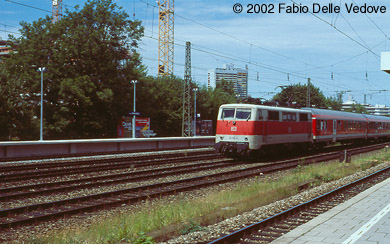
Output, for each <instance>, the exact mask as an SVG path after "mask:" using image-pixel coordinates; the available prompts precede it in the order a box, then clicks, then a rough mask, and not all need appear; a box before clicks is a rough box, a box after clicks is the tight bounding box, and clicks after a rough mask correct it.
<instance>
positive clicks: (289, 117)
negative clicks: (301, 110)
mask: <svg viewBox="0 0 390 244" xmlns="http://www.w3.org/2000/svg"><path fill="white" fill-rule="evenodd" d="M282 119H283V121H297V114H296V113H291V112H283V113H282Z"/></svg>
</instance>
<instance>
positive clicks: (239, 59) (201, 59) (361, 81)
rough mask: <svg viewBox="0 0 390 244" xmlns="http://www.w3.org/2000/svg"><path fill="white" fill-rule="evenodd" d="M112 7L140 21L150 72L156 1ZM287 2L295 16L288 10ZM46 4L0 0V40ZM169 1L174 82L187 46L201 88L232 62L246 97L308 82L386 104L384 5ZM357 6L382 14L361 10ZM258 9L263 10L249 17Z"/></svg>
mask: <svg viewBox="0 0 390 244" xmlns="http://www.w3.org/2000/svg"><path fill="white" fill-rule="evenodd" d="M171 1H172V0H171ZM114 2H115V3H117V4H118V6H121V7H122V8H123V10H124V11H126V12H127V13H128V14H129V16H130V19H133V18H135V19H138V20H141V21H142V24H143V25H144V27H145V34H144V37H143V39H142V41H141V43H140V45H139V49H138V51H139V52H140V53H141V55H142V58H143V63H144V65H146V66H147V70H148V74H149V75H152V76H155V75H157V65H158V61H157V59H158V7H157V3H156V1H155V0H114ZM293 2H295V3H296V5H295V6H297V7H296V8H295V9H298V13H288V11H289V10H291V8H292V6H293V4H294V3H293ZM84 3H85V0H80V1H76V0H63V5H64V8H68V9H69V10H71V11H72V10H74V6H76V5H81V6H82V5H83V4H84ZM51 4H52V1H51V0H0V38H1V39H7V36H8V34H13V35H15V36H18V29H19V26H20V25H19V23H20V22H21V21H25V22H32V21H35V20H37V19H39V18H43V17H45V16H46V15H51V9H52V6H51ZM174 4H175V16H174V19H175V24H174V40H175V46H174V74H175V75H176V76H178V77H183V76H184V63H185V43H186V41H190V42H191V46H192V49H191V64H192V69H191V73H192V79H193V80H194V81H195V82H196V83H198V85H199V86H203V85H206V84H207V72H208V71H209V70H212V69H215V68H218V67H223V65H224V64H234V66H235V67H237V68H246V67H248V73H249V84H248V93H249V95H250V96H252V97H256V98H260V97H261V98H264V99H271V98H272V97H273V96H274V95H275V93H278V92H280V91H281V89H282V88H280V86H286V85H291V84H298V83H301V84H306V83H307V80H308V78H310V80H311V83H312V84H313V85H314V86H316V87H319V88H320V89H321V91H322V92H323V93H324V95H325V96H327V97H336V95H337V93H342V94H343V100H344V101H347V100H348V99H351V98H353V99H354V100H356V101H357V102H358V103H364V97H366V102H367V103H369V104H372V105H375V104H382V105H388V106H390V75H389V74H387V73H385V72H383V71H381V70H380V56H381V52H385V51H390V39H389V35H390V25H389V23H390V1H386V0H301V1H299V0H263V1H260V0H259V1H248V0H191V1H190V0H176V1H175V3H174ZM237 4H241V6H242V12H241V13H235V12H234V11H233V10H236V11H237V10H240V8H239V6H238V5H237ZM25 5H29V6H31V7H28V6H25ZM251 5H252V6H253V8H252V11H250V8H251ZM237 6H238V7H237ZM298 6H300V7H298ZM318 6H320V7H321V9H320V11H319V8H318ZM329 6H331V7H329ZM350 6H352V7H353V6H356V8H355V9H357V10H358V13H354V12H353V9H352V11H351V12H348V8H349V7H350ZM362 6H363V8H360V7H362ZM364 6H366V9H369V10H373V9H377V10H380V8H382V11H384V9H386V10H385V11H384V12H385V13H381V12H377V13H375V12H374V13H362V12H361V11H364ZM367 6H370V7H368V8H367ZM337 7H339V13H337ZM347 7H348V8H347ZM305 8H307V9H306V10H307V11H306V10H305ZM326 8H328V9H332V10H333V11H329V10H328V11H326ZM259 10H263V12H265V13H261V12H260V13H256V12H259ZM299 11H301V13H299ZM305 11H306V13H305ZM248 12H251V13H248ZM290 12H291V11H290ZM139 85H142V84H139Z"/></svg>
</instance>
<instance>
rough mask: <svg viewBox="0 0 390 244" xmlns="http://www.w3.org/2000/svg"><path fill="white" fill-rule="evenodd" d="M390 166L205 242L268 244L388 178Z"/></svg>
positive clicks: (214, 243) (211, 243) (219, 243)
mask: <svg viewBox="0 0 390 244" xmlns="http://www.w3.org/2000/svg"><path fill="white" fill-rule="evenodd" d="M389 177H390V167H388V168H385V169H383V170H380V171H378V172H376V173H374V174H371V175H369V176H367V177H364V178H362V179H360V180H357V181H354V182H352V183H351V184H347V185H344V186H342V187H340V188H338V189H335V190H333V191H331V192H329V193H327V194H324V195H322V196H319V197H317V198H315V199H313V200H311V201H308V202H305V203H302V204H299V205H297V206H295V207H293V208H290V209H288V210H286V211H283V212H281V213H278V214H276V215H274V216H271V217H269V218H267V219H265V220H262V221H260V222H257V223H254V224H252V225H249V226H247V227H245V228H242V229H240V230H237V231H235V232H233V233H231V234H229V235H226V236H223V237H221V238H219V239H217V240H214V241H211V242H208V244H226V243H240V244H257V243H270V242H272V241H274V240H276V239H277V238H279V237H281V236H282V235H284V234H286V233H287V232H289V231H291V230H293V229H295V228H296V227H298V226H299V225H302V224H304V223H306V222H308V221H310V220H311V219H313V218H315V217H317V216H318V215H320V214H322V213H324V212H326V211H328V210H330V209H331V208H333V207H335V206H337V205H339V204H340V203H343V202H345V201H346V200H348V199H350V198H352V197H353V196H355V195H357V194H359V193H361V192H362V191H364V190H366V189H368V188H370V187H371V186H373V185H375V184H377V183H379V182H381V181H383V180H385V179H388V178H389Z"/></svg>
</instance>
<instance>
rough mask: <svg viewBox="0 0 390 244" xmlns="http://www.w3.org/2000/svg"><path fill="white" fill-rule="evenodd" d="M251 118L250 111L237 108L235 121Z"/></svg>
mask: <svg viewBox="0 0 390 244" xmlns="http://www.w3.org/2000/svg"><path fill="white" fill-rule="evenodd" d="M250 118H251V109H242V108H238V109H237V112H236V119H246V120H248V119H250Z"/></svg>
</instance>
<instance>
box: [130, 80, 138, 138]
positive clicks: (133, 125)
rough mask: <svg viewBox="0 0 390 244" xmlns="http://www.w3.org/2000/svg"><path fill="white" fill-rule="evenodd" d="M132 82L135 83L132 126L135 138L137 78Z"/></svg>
mask: <svg viewBox="0 0 390 244" xmlns="http://www.w3.org/2000/svg"><path fill="white" fill-rule="evenodd" d="M131 83H133V84H134V101H133V123H132V127H133V138H135V113H136V112H135V111H136V110H135V88H136V84H137V81H136V80H132V81H131Z"/></svg>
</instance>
